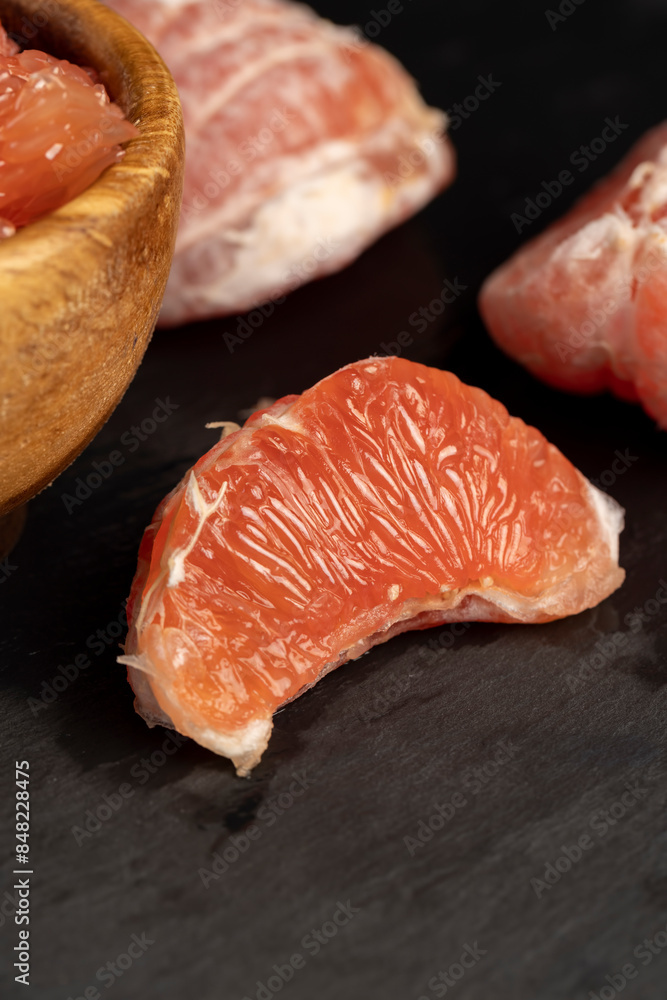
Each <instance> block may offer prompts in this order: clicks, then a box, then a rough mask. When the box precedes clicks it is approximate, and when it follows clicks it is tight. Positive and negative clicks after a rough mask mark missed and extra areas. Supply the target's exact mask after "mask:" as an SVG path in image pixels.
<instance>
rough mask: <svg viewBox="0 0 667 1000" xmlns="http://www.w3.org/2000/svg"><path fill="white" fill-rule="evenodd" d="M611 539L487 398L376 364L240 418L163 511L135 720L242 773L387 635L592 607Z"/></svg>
mask: <svg viewBox="0 0 667 1000" xmlns="http://www.w3.org/2000/svg"><path fill="white" fill-rule="evenodd" d="M621 527H622V511H621V508H620V507H618V505H617V504H616V503H615V502H614V501H613V500H610V499H609V497H607V496H606V495H605V494H604V493H600V492H599V491H598V490H596V489H595V488H594V487H593V486H592V485H591V484H590V483H589V482H588V481H587V480H586V479H584V477H583V476H582V475H581V474H580V473H579V472H577V470H576V469H575V468H574V467H573V466H572V465H571V464H570V463H569V462H568V461H567V459H565V458H564V457H563V455H561V453H560V452H559V451H558V450H557V449H556V448H554V447H553V445H550V444H548V442H547V441H546V440H545V439H544V438H543V437H542V435H541V434H540V433H539V432H538V431H536V430H535V429H534V428H532V427H527V426H526V425H525V424H524V423H523V422H522V421H521V420H517V419H516V418H514V417H510V416H509V415H508V413H507V411H506V410H505V408H504V407H503V406H502V405H501V404H500V403H497V402H495V401H494V400H493V399H491V398H490V397H489V396H487V395H486V393H484V392H482V391H481V390H480V389H472V388H470V387H468V386H466V385H463V384H462V383H461V382H459V380H458V379H457V378H456V377H455V376H454V375H452V374H451V373H449V372H442V371H437V370H435V369H432V368H425V367H423V366H422V365H418V364H413V363H411V362H409V361H405V360H401V359H398V358H370V359H368V360H367V361H360V362H358V363H357V364H351V365H348V366H347V367H346V368H342V369H341V370H340V371H338V372H336V373H335V374H333V375H331V376H329V377H328V378H325V379H324V380H323V381H322V382H319V383H318V384H317V385H316V386H314V387H313V388H312V389H309V390H308V391H307V392H304V393H303V395H302V396H287V397H285V398H284V399H282V400H279V401H278V402H277V403H275V404H274V406H272V407H271V408H270V409H268V410H264V411H262V412H261V413H257V414H254V415H253V416H252V417H251V418H250V419H249V420H248V421H247V422H246V424H245V426H244V427H243V429H241V430H238V431H236V432H234V433H232V434H231V435H230V436H229V437H227V438H225V439H224V440H223V441H221V442H220V443H219V444H217V445H216V446H215V447H214V448H212V449H211V451H209V452H208V454H206V455H204V457H203V458H201V459H200V460H199V462H197V464H196V465H195V466H194V468H193V469H192V470H191V471H190V472H189V473H187V475H186V476H185V478H184V479H183V481H182V482H181V483H180V485H179V486H178V487H177V488H176V489H175V490H174V491H173V492H172V493H171V494H170V495H169V496H168V497H167V498H166V500H165V501H164V502H163V503H162V505H161V506H160V507H159V509H158V511H157V513H156V515H155V518H154V520H153V523H152V524H151V526H150V527H149V528H148V529H147V531H146V533H145V535H144V540H143V543H142V545H141V550H140V553H139V567H138V570H137V574H136V577H135V580H134V583H133V586H132V593H131V596H130V601H129V605H128V616H129V622H130V631H129V635H128V639H127V644H126V648H125V651H126V654H127V655H125V656H123V657H121V658H120V661H121V662H122V663H125V664H127V665H128V666H129V668H130V669H129V679H130V682H131V684H132V686H133V688H134V690H135V693H136V695H137V701H136V706H137V710H138V711H139V712H140V713H141V714H142V715H143V716H144V717H145V718H146V719H147V721H148V722H149V723H156V722H162V723H164V724H167V725H173V726H174V727H175V728H176V729H177V730H178V731H179V732H181V733H183V734H185V735H187V736H191V737H192V738H193V739H195V740H197V741H198V742H199V743H201V744H203V745H204V746H206V747H210V749H211V750H214V751H215V752H216V753H220V754H224V755H225V756H227V757H231V758H232V760H233V761H234V763H235V764H236V766H237V769H238V773H239V774H246V773H247V772H248V771H249V770H250V768H252V767H253V766H254V765H255V764H256V763H257V762H258V760H259V759H260V757H261V755H262V753H263V751H264V749H265V748H266V745H267V742H268V739H269V735H270V733H271V728H272V721H271V719H272V715H273V713H274V712H275V711H276V709H277V708H279V707H280V706H281V705H284V704H285V703H286V702H288V701H291V700H292V699H293V698H296V697H297V696H298V695H299V694H301V693H302V692H303V691H304V690H306V688H309V687H311V686H312V685H313V684H315V683H316V681H318V680H319V678H320V677H323V676H324V674H326V673H328V672H329V671H330V670H333V669H334V668H335V667H337V666H340V664H341V663H344V662H345V661H346V660H350V659H354V658H356V657H358V656H361V654H362V653H364V652H365V651H366V650H367V649H369V648H370V647H371V646H373V645H374V644H376V643H379V642H385V641H386V640H387V639H389V638H391V637H392V636H393V635H396V634H397V633H398V632H403V631H405V630H407V629H423V628H428V627H429V626H431V625H437V624H440V623H442V622H448V621H466V620H474V621H502V622H543V621H549V620H550V619H552V618H559V617H562V616H564V615H569V614H574V613H576V612H578V611H582V610H583V609H584V608H588V607H592V606H593V605H595V604H597V603H598V602H599V601H600V600H602V598H604V597H606V596H607V595H608V594H610V593H611V592H612V591H613V590H615V589H616V587H618V586H619V585H620V584H621V582H622V580H623V576H624V574H623V571H622V570H621V569H619V566H618V561H617V560H618V534H619V531H620V530H621Z"/></svg>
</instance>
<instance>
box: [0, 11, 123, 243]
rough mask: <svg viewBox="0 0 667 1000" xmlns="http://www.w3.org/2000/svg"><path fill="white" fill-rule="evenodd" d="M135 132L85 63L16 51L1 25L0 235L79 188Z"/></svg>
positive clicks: (115, 157)
mask: <svg viewBox="0 0 667 1000" xmlns="http://www.w3.org/2000/svg"><path fill="white" fill-rule="evenodd" d="M137 134H138V132H137V129H136V128H135V126H134V125H132V124H131V123H130V122H128V121H127V120H126V119H125V118H124V117H123V112H122V111H121V110H120V108H119V107H118V106H117V105H116V104H112V103H111V102H110V101H109V96H108V94H107V92H106V90H105V89H104V86H103V85H102V84H101V83H100V82H99V81H98V80H97V79H96V77H95V74H94V72H93V71H92V70H85V69H82V68H81V67H80V66H75V65H73V63H70V62H67V60H65V59H55V58H54V57H53V56H50V55H48V54H47V53H45V52H40V51H39V50H38V49H26V50H25V51H24V52H19V51H18V46H17V45H16V44H15V43H14V42H12V41H11V39H10V38H8V36H7V34H6V32H5V31H4V30H3V28H2V26H1V25H0V239H1V238H3V237H8V236H12V235H13V234H14V232H15V230H16V229H17V228H18V227H19V226H25V225H26V224H27V223H28V222H32V221H33V220H34V219H37V218H39V217H40V216H42V215H45V214H46V213H47V212H52V211H53V210H54V209H56V208H59V207H60V206H61V205H64V204H66V203H67V202H68V201H70V200H71V199H72V198H74V197H75V196H76V195H78V194H80V193H81V192H82V191H85V189H86V188H87V187H89V185H90V184H92V182H93V181H94V180H96V179H97V178H98V177H99V175H100V174H101V173H102V171H103V170H104V169H105V168H106V167H108V166H109V165H110V164H112V163H116V162H117V161H118V160H120V159H121V158H122V156H123V150H122V149H121V148H120V145H119V143H122V142H127V141H128V139H132V138H133V137H134V136H135V135H137Z"/></svg>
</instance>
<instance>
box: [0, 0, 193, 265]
mask: <svg viewBox="0 0 667 1000" xmlns="http://www.w3.org/2000/svg"><path fill="white" fill-rule="evenodd" d="M54 8H55V13H53V14H50V11H51V10H52V9H54ZM45 11H46V12H47V13H46V14H45V13H44V12H45ZM44 17H47V20H46V23H43V21H44ZM26 20H27V22H28V27H30V28H31V30H34V31H35V35H34V37H33V38H32V39H31V40H30V41H29V43H27V44H25V45H23V46H22V48H42V49H43V50H44V51H47V52H49V53H50V54H52V55H55V56H57V57H58V58H64V59H69V60H70V61H71V62H74V63H76V64H77V65H83V66H86V65H88V66H92V67H93V68H94V69H95V70H97V72H98V73H99V74H100V78H101V80H102V82H103V83H104V85H105V87H106V89H107V92H108V93H109V97H110V98H111V100H112V101H115V102H116V103H118V104H119V106H120V107H121V109H122V110H123V112H124V114H125V116H126V118H127V119H128V121H130V122H132V123H133V124H135V125H138V126H139V127H140V134H139V135H138V136H135V137H134V138H132V139H130V140H129V141H128V142H126V143H123V144H122V148H123V149H124V150H125V155H124V157H123V159H122V160H121V161H119V162H118V163H114V164H112V165H111V166H109V167H107V168H106V169H105V170H104V171H103V172H102V174H101V175H100V176H99V177H98V178H97V179H96V180H95V181H93V182H92V184H90V185H89V186H88V187H87V188H86V189H85V190H84V191H82V192H81V194H79V195H76V196H75V197H74V198H72V199H70V201H68V202H66V203H65V204H64V205H62V206H61V207H60V208H57V209H54V210H53V211H52V212H49V213H48V214H46V215H44V216H41V217H40V218H38V219H36V220H35V221H33V222H30V223H28V224H27V225H26V226H23V227H21V228H19V229H17V231H16V233H15V234H14V235H12V236H11V237H9V238H7V239H3V240H0V283H2V278H3V269H4V268H5V267H7V268H8V270H9V274H10V277H11V278H12V279H13V281H15V280H16V270H15V266H14V265H15V263H16V258H17V257H20V256H23V254H29V255H30V256H31V257H33V258H36V259H38V260H42V261H43V260H44V258H45V256H49V255H50V254H51V253H52V252H54V246H53V244H54V231H56V230H57V229H58V228H59V227H61V226H62V227H63V228H65V229H69V228H70V227H71V225H72V222H73V221H75V222H76V220H79V221H81V220H83V219H89V218H91V217H95V216H96V215H97V214H99V209H100V200H107V199H109V200H110V201H111V202H112V203H113V206H114V212H115V213H116V214H117V213H118V212H123V211H132V209H133V207H134V206H135V205H136V199H137V189H136V185H135V186H134V187H132V189H130V186H129V185H127V184H124V183H123V175H127V174H132V175H134V178H135V180H136V179H137V178H138V177H140V176H141V175H142V174H143V175H144V176H145V178H146V184H145V191H146V195H148V194H149V189H150V186H151V185H150V177H151V175H152V174H153V173H154V172H157V173H164V172H165V171H168V170H169V166H168V164H169V163H170V162H171V161H173V144H174V137H173V131H170V130H169V129H168V128H165V124H164V122H165V120H170V121H173V119H174V117H176V118H181V136H182V115H181V107H180V100H179V97H178V91H177V89H176V84H175V83H174V80H173V77H172V76H171V73H170V72H169V70H168V69H167V67H166V65H165V63H164V61H163V60H162V58H161V57H160V56H159V55H158V53H157V52H156V50H155V49H154V47H153V46H152V45H151V44H150V42H149V41H148V40H147V39H146V38H145V37H144V36H143V35H142V34H141V33H140V32H139V31H138V30H137V29H136V28H135V27H134V26H133V25H132V24H130V22H129V21H127V20H126V19H125V18H124V17H123V16H122V15H121V14H118V13H116V11H114V10H112V9H111V8H110V7H107V5H106V4H105V3H103V2H100V0H0V23H2V24H3V27H5V30H8V32H9V33H10V35H11V34H13V35H14V37H16V34H17V32H13V31H12V26H13V25H14V24H16V23H20V24H21V25H22V27H23V26H24V24H25V22H26ZM8 25H9V27H8ZM23 30H24V31H27V30H28V28H27V27H24V28H23ZM128 55H129V56H131V58H129V59H128ZM105 57H106V58H105ZM147 80H150V86H145V85H142V84H143V83H144V82H145V81H147ZM56 252H61V248H57V249H56Z"/></svg>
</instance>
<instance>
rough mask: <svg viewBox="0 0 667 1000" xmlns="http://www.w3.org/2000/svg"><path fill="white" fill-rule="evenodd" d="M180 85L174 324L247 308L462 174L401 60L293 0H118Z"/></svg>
mask: <svg viewBox="0 0 667 1000" xmlns="http://www.w3.org/2000/svg"><path fill="white" fill-rule="evenodd" d="M107 3H109V5H110V6H112V7H113V8H114V9H115V10H117V11H118V12H119V13H120V14H123V15H124V16H125V17H126V18H127V19H128V20H129V21H132V23H133V24H135V25H136V27H137V28H139V30H140V31H142V32H143V33H144V34H145V35H146V37H147V38H148V39H149V40H150V41H151V42H152V43H153V44H154V45H155V47H156V48H157V50H158V52H159V53H160V54H161V55H162V57H163V59H164V60H165V62H166V63H167V65H168V66H169V69H170V70H171V72H172V74H173V76H174V79H175V80H176V83H177V84H178V89H179V92H180V96H181V102H182V105H183V117H184V119H185V133H186V144H187V157H186V164H185V190H184V195H183V207H182V210H181V222H180V229H179V233H178V239H177V242H176V254H175V257H174V262H173V266H172V271H171V276H170V278H169V283H168V285H167V292H166V295H165V299H164V304H163V308H162V313H161V319H160V322H161V323H162V324H163V325H170V324H178V323H182V322H185V321H187V320H190V319H198V318H203V317H207V316H214V315H222V314H225V313H235V312H243V311H245V310H246V309H250V308H252V307H254V306H256V305H259V304H260V303H261V302H265V301H267V300H269V299H275V298H278V297H280V296H281V295H283V294H285V293H286V292H289V291H291V290H293V289H294V288H297V287H298V286H299V285H302V284H304V283H305V282H307V281H311V280H312V279H313V278H317V277H321V276H322V275H324V274H328V273H330V272H333V271H337V270H339V269H340V268H342V267H344V266H345V265H346V264H348V263H350V261H352V260H354V258H355V257H357V256H358V255H359V254H360V253H361V251H362V250H363V249H365V247H367V246H368V245H369V244H370V243H372V242H373V241H374V240H376V239H377V238H378V237H379V236H380V235H381V234H382V233H383V232H385V231H386V230H388V229H390V228H391V227H392V226H395V225H397V224H398V223H399V222H401V221H403V220H404V219H405V218H407V217H408V216H410V215H412V214H413V213H414V212H416V211H417V210H418V209H419V208H421V207H422V206H423V205H424V204H426V202H428V201H430V199H431V198H432V197H433V196H434V195H435V194H436V193H437V192H438V191H439V190H440V189H441V188H443V187H444V186H445V185H446V184H448V183H449V182H450V181H451V180H452V177H453V175H454V155H453V152H452V148H451V146H450V144H449V142H448V141H447V140H445V139H444V137H443V136H444V130H445V125H446V120H445V116H444V115H443V114H442V113H441V112H439V111H435V110H433V109H431V108H427V107H426V105H425V104H424V103H423V101H422V100H421V98H420V96H419V94H418V92H417V90H416V88H415V85H414V83H413V81H412V80H411V78H410V77H409V76H408V74H407V73H406V72H405V70H404V69H403V68H402V66H401V65H400V64H399V63H398V62H397V61H396V60H395V59H393V58H392V57H391V56H390V55H389V54H388V53H387V52H385V51H384V50H383V49H381V48H378V47H377V46H374V45H370V44H368V43H367V42H365V41H360V40H359V38H358V37H357V36H356V35H355V33H354V32H352V31H350V30H349V29H346V28H340V27H337V26H335V25H333V24H331V23H329V22H328V21H324V20H322V19H321V18H319V17H317V15H316V14H314V12H313V11H312V10H310V9H309V8H308V7H305V6H304V5H302V4H296V3H290V2H288V0H243V3H239V2H226V0H220V2H219V3H212V2H211V0H194V2H193V0H107Z"/></svg>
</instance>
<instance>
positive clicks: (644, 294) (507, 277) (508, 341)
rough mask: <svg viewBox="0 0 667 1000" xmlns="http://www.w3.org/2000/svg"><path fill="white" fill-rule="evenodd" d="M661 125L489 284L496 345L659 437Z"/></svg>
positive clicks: (665, 127)
mask: <svg viewBox="0 0 667 1000" xmlns="http://www.w3.org/2000/svg"><path fill="white" fill-rule="evenodd" d="M665 285H667V122H665V123H663V124H661V125H659V126H658V127H657V128H655V129H652V130H651V131H650V132H648V133H647V134H646V135H645V136H644V137H643V138H642V139H641V140H640V141H639V142H638V143H637V144H636V146H635V147H634V148H633V149H631V150H630V152H629V153H628V155H627V156H626V158H625V159H624V160H623V161H622V162H621V163H620V164H619V166H618V167H617V168H616V170H615V171H614V172H613V173H612V174H611V175H610V176H609V177H608V178H606V179H605V180H604V181H602V182H601V183H599V184H598V185H596V186H595V187H594V188H593V189H592V190H591V191H590V192H589V194H587V195H586V196H585V197H584V198H582V199H581V200H580V201H579V202H577V203H576V204H575V205H574V206H573V208H572V209H571V210H570V211H569V212H568V213H567V214H566V215H565V216H564V217H563V218H562V219H560V220H559V221H558V222H556V223H555V224H554V225H552V226H550V227H549V228H548V229H546V230H545V231H544V232H543V233H541V234H540V235H539V236H537V237H536V238H535V239H533V240H531V241H530V242H528V243H526V244H525V245H524V246H523V247H521V248H520V249H519V250H518V251H517V252H516V253H515V254H514V256H512V257H511V258H510V259H509V260H508V261H507V262H506V263H505V264H503V265H502V266H501V267H499V268H498V269H497V270H496V271H494V272H493V274H491V275H490V277H489V278H487V280H486V282H485V283H484V285H483V287H482V290H481V293H480V300H479V304H480V311H481V313H482V316H483V318H484V320H485V322H486V325H487V327H488V329H489V332H490V333H491V335H492V337H493V338H494V340H495V341H496V342H497V343H498V345H499V346H500V347H502V348H503V350H505V351H506V352H507V353H508V354H509V355H511V356H512V357H514V358H516V360H517V361H519V362H520V363H521V364H523V365H525V366H526V367H527V368H529V369H530V370H531V371H532V372H533V373H534V374H535V375H537V376H538V377H539V378H542V379H544V381H545V382H549V383H550V384H551V385H554V386H555V387H556V388H560V389H567V390H570V391H574V392H584V393H588V392H600V391H602V390H604V389H610V390H611V391H612V392H614V393H615V394H616V395H618V396H620V397H621V398H622V399H627V400H639V401H640V402H641V403H642V404H643V406H644V408H645V409H646V410H647V411H648V413H650V414H651V415H652V416H653V417H654V418H655V419H656V420H657V421H658V423H659V424H660V425H661V426H662V427H663V428H666V429H667V305H666V303H667V299H666V298H665Z"/></svg>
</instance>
